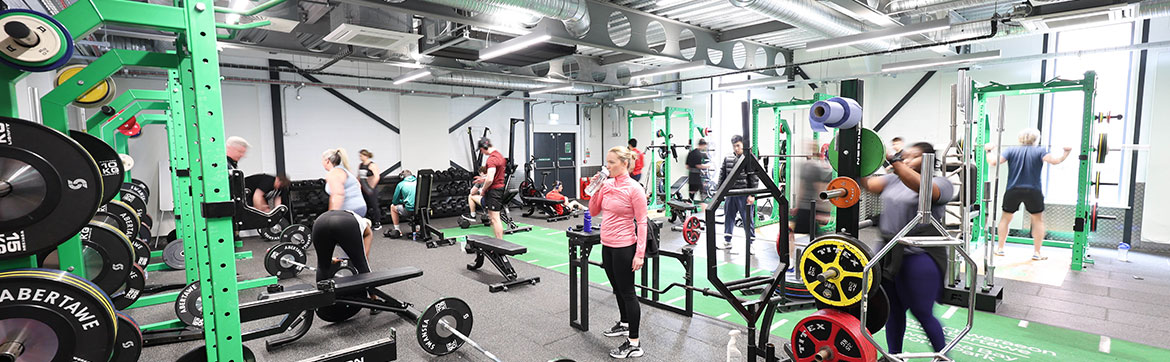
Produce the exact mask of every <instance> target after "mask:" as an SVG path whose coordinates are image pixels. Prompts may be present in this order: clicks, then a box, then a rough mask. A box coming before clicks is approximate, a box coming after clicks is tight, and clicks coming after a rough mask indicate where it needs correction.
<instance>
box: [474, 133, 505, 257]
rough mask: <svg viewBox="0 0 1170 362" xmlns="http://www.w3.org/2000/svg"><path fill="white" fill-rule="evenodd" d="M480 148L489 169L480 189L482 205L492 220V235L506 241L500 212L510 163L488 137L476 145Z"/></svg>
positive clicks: (485, 164)
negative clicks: (485, 157)
mask: <svg viewBox="0 0 1170 362" xmlns="http://www.w3.org/2000/svg"><path fill="white" fill-rule="evenodd" d="M476 146H477V147H478V148H479V153H480V154H483V155H485V156H487V160H486V161H484V167H487V174H486V175H484V178H483V180H484V181H483V187H481V188H480V194H481V195H483V199H482V200H480V203H482V204H483V208H484V209H485V210H487V211H488V216H490V217H491V219H492V233H493V234H495V236H496V239H501V240H502V239H504V224H503V223H502V222H500V211H503V210H504V207H505V205H504V188H505V187H506V186H507V180H505V179H504V177H505V174H506V173H507V168H508V163H507V161H506V160H504V155H503V154H501V153H500V151H499V150H497V149H496V148H495V147H492V140H490V139H488V138H487V137H484V138H480V139H479V142H478V143H477V144H476Z"/></svg>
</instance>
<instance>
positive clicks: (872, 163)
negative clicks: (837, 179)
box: [828, 128, 886, 177]
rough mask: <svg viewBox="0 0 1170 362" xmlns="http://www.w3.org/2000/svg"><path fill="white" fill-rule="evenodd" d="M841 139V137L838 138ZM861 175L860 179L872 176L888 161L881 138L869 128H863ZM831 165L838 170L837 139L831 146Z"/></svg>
mask: <svg viewBox="0 0 1170 362" xmlns="http://www.w3.org/2000/svg"><path fill="white" fill-rule="evenodd" d="M838 138H840V136H838ZM860 151H861V174H860V175H858V176H859V177H865V176H869V175H872V174H873V173H874V172H876V171H877V170H878V169H879V168H881V167H882V163H883V162H885V161H886V145H885V144H883V143H882V138H881V136H878V134H877V132H874V131H873V130H870V129H868V128H861V147H860ZM828 153H829V154H828V156H829V164H830V165H832V166H833V169H834V170H836V169H837V139H833V142H832V143H830V144H829V151H828Z"/></svg>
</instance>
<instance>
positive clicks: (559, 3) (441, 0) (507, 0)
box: [422, 0, 589, 37]
mask: <svg viewBox="0 0 1170 362" xmlns="http://www.w3.org/2000/svg"><path fill="white" fill-rule="evenodd" d="M422 1H426V2H430V3H435V4H439V5H446V6H450V7H453V8H456V9H462V10H466V11H471V12H476V13H483V14H490V15H499V14H500V13H504V12H508V13H507V15H511V16H515V15H516V13H520V14H536V15H538V16H539V17H547V18H553V19H556V20H559V21H561V22H564V23H565V29H567V30H568V31H569V34H572V35H573V36H576V37H582V36H585V33H588V32H589V6H588V2H587V0H422ZM539 17H537V18H536V19H535V20H536V21H537V22H539V20H540V19H539ZM532 20H533V19H531V18H528V19H522V21H521V22H523V23H526V24H525V25H527V26H534V25H536V24H535V22H532Z"/></svg>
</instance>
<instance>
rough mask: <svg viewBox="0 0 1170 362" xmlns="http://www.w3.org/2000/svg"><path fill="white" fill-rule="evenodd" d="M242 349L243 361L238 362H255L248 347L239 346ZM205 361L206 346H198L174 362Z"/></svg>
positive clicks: (254, 355) (253, 355)
mask: <svg viewBox="0 0 1170 362" xmlns="http://www.w3.org/2000/svg"><path fill="white" fill-rule="evenodd" d="M241 347H242V348H243V349H244V353H243V354H244V360H243V361H240V362H256V354H254V353H252V350H251V349H248V346H241ZM206 361H207V346H206V345H203V346H199V347H195V348H194V349H192V350H190V351H187V353H184V354H183V355H182V356H180V357H179V359H177V360H175V362H206Z"/></svg>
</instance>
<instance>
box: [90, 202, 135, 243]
mask: <svg viewBox="0 0 1170 362" xmlns="http://www.w3.org/2000/svg"><path fill="white" fill-rule="evenodd" d="M94 220H98V221H101V222H104V223H107V224H110V225H114V226H116V227H117V228H118V230H120V231H122V233H123V234H126V235H128V236H137V235H138V228H140V227H142V220H141V219H139V218H138V212H136V211H134V208H133V207H131V206H130V205H128V204H126V203H125V202H122V201H118V200H111V201H110V202H109V203H107V204H105V205H102V206H101V207H99V208H98V212H97V215H94Z"/></svg>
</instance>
